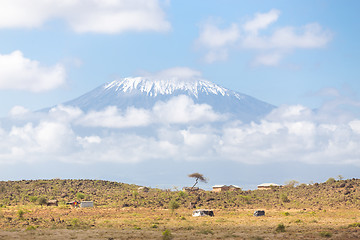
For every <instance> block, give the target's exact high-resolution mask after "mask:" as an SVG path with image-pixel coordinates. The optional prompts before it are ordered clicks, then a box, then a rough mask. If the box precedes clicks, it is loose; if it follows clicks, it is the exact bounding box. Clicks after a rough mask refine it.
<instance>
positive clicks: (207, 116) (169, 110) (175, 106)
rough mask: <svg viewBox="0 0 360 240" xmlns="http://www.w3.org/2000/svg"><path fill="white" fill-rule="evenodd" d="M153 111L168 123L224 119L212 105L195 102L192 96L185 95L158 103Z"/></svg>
mask: <svg viewBox="0 0 360 240" xmlns="http://www.w3.org/2000/svg"><path fill="white" fill-rule="evenodd" d="M153 113H154V115H155V116H156V119H158V121H159V122H163V123H166V124H172V123H175V124H176V123H177V124H189V123H204V122H216V121H220V120H222V119H223V117H222V116H220V115H219V114H217V113H215V112H214V111H213V110H212V108H211V106H210V105H207V104H195V103H194V101H193V100H192V99H191V98H189V97H187V96H185V95H181V96H178V97H174V98H172V99H170V100H169V101H168V102H158V103H156V104H155V106H154V107H153Z"/></svg>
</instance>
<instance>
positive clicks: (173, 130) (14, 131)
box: [0, 96, 360, 166]
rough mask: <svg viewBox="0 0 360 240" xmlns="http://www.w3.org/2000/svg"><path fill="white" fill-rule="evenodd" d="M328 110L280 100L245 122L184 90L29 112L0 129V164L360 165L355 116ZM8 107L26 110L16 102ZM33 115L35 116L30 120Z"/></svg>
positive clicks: (359, 131)
mask: <svg viewBox="0 0 360 240" xmlns="http://www.w3.org/2000/svg"><path fill="white" fill-rule="evenodd" d="M334 106H335V107H336V106H337V105H334ZM328 110H329V108H326V109H318V110H312V109H309V108H307V107H305V106H302V105H290V106H280V107H279V108H277V109H275V110H274V111H272V112H271V113H270V114H269V115H268V116H266V117H264V118H263V119H262V120H261V121H259V122H257V123H255V122H252V123H249V124H244V123H241V122H240V121H237V120H236V119H235V120H234V119H228V118H226V117H224V116H221V115H219V114H217V113H215V112H213V111H212V109H211V108H210V107H209V106H207V105H205V104H195V103H194V102H192V101H191V99H189V98H187V97H185V96H178V97H175V98H173V99H171V100H170V101H167V102H158V103H157V104H156V105H155V106H154V107H153V108H152V109H148V110H144V109H137V108H129V109H128V110H125V111H121V110H119V109H117V108H115V107H109V108H106V109H104V110H102V111H98V112H95V111H92V112H83V111H81V110H80V109H77V108H74V107H69V106H58V107H55V108H53V109H51V110H49V111H48V112H47V113H34V114H33V115H31V119H30V120H29V121H28V122H27V123H23V122H21V123H18V122H14V123H13V125H12V126H10V127H2V128H0V163H1V164H4V163H11V162H13V163H17V162H19V161H30V162H36V161H43V159H49V161H50V160H55V161H63V162H82V163H89V162H90V163H97V162H115V163H139V162H143V161H155V160H161V161H163V160H169V159H171V160H175V161H234V162H240V163H245V164H269V163H289V162H290V163H291V162H293V163H305V164H342V165H344V164H348V165H349V164H350V165H354V166H360V159H359V156H360V119H359V116H358V115H356V112H354V113H353V114H351V113H349V114H348V115H347V117H346V118H342V117H339V118H337V117H336V116H333V114H332V113H333V111H328ZM13 112H14V114H15V115H16V114H22V113H23V112H24V113H25V114H23V115H22V116H27V113H26V112H27V111H26V110H24V109H23V108H21V107H16V108H14V111H13ZM36 114H39V116H38V120H37V121H31V120H32V119H34V115H36ZM326 114H327V115H326ZM7 125H8V124H7Z"/></svg>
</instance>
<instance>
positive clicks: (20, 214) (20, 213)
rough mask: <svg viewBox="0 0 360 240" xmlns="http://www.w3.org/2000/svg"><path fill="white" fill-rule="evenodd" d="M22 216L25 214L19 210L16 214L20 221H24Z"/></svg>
mask: <svg viewBox="0 0 360 240" xmlns="http://www.w3.org/2000/svg"><path fill="white" fill-rule="evenodd" d="M24 214H25V212H24V211H23V210H21V209H20V210H19V211H18V212H17V215H18V217H19V219H21V220H23V219H24Z"/></svg>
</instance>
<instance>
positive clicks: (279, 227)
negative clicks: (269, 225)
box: [275, 223, 285, 232]
mask: <svg viewBox="0 0 360 240" xmlns="http://www.w3.org/2000/svg"><path fill="white" fill-rule="evenodd" d="M275 231H276V232H285V225H284V224H282V223H279V224H278V225H277V227H276V229H275Z"/></svg>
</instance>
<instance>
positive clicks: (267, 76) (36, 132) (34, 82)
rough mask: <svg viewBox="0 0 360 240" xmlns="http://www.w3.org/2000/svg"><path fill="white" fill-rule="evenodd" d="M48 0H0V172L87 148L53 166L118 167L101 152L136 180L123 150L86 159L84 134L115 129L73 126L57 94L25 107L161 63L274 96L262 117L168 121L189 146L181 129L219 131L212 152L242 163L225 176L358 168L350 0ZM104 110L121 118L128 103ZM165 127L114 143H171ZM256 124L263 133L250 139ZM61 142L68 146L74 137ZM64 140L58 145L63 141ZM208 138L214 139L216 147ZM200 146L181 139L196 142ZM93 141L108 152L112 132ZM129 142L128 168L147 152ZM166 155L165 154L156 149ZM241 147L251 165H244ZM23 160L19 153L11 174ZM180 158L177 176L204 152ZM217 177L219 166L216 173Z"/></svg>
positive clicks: (358, 38) (76, 115)
mask: <svg viewBox="0 0 360 240" xmlns="http://www.w3.org/2000/svg"><path fill="white" fill-rule="evenodd" d="M30 2H31V3H30ZM49 2H50V1H45V0H33V1H27V0H12V1H7V0H0V94H1V102H0V117H10V119H15V118H17V117H18V118H20V117H21V121H18V122H16V121H14V123H9V122H8V121H9V120H8V119H7V120H3V121H0V165H1V166H2V169H3V170H2V172H1V174H2V176H3V177H2V178H3V179H17V178H21V177H27V178H36V176H38V177H44V178H49V177H60V176H59V175H56V174H57V173H56V172H57V169H63V170H64V169H66V168H67V163H68V162H71V161H72V160H75V161H76V160H78V158H85V157H89V159H90V160H89V161H90V162H93V165H92V167H90V168H89V169H87V170H86V171H83V172H81V173H79V172H76V171H74V170H72V172H71V171H70V173H67V175H66V174H65V175H64V174H63V175H62V177H69V178H74V177H79V178H81V177H82V178H96V177H98V178H110V179H113V180H114V179H117V177H116V173H114V172H113V169H115V168H114V165H111V164H115V165H116V164H120V165H116V166H118V167H119V166H121V167H120V168H121V169H123V170H122V174H123V179H127V180H128V181H130V182H135V183H139V182H140V183H144V181H145V180H144V181H143V182H142V181H141V180H139V179H141V176H140V175H139V176H138V178H134V177H132V175H131V174H130V173H127V172H126V171H127V170H125V169H126V168H123V167H124V166H125V165H122V164H125V163H124V162H122V160H119V161H120V163H117V162H116V161H115V163H114V162H111V161H110V162H111V164H110V163H109V164H110V165H109V167H106V166H107V165H106V166H105V165H101V163H99V161H97V160H96V159H92V158H95V157H94V156H97V155H96V154H94V153H93V152H92V150H93V149H94V147H93V146H92V145H91V144H100V143H114V139H113V138H112V137H113V136H112V135H111V134H109V135H106V136H96V135H88V136H84V135H81V134H79V133H77V132H76V130H75V129H76V127H77V126H78V125H77V124H78V122H81V121H84V119H86V117H87V115H86V113H83V112H81V111H80V110H79V109H67V108H62V107H60V108H54V109H53V111H52V112H49V114H48V115H46V116H45V115H41V116H38V115H36V114H35V113H34V114H31V111H36V110H38V109H42V108H46V107H50V106H55V105H57V104H59V103H63V102H66V101H68V100H71V99H73V98H76V97H78V96H80V95H82V94H84V93H86V92H88V91H90V90H92V89H94V88H95V87H98V86H99V85H101V84H103V83H105V82H109V81H112V80H114V79H116V78H119V77H129V76H141V75H146V74H149V73H150V74H154V75H156V73H159V72H161V71H164V70H167V69H177V70H179V69H180V70H181V69H183V70H184V71H187V72H194V73H196V74H197V75H198V74H199V73H200V74H201V75H202V78H204V79H207V80H209V81H212V82H214V83H216V84H219V85H221V86H224V87H226V88H229V89H231V90H235V91H238V92H241V93H245V94H248V95H251V96H253V97H255V98H258V99H260V100H263V101H266V102H268V103H271V104H274V105H276V106H279V108H278V109H277V110H275V111H274V112H273V113H272V114H270V115H269V116H267V117H266V118H265V119H264V120H263V121H262V122H261V123H259V124H250V125H241V126H238V125H236V124H235V123H233V124H232V125H231V124H229V125H225V124H224V128H223V129H221V130H219V131H215V130H214V129H210V130H209V131H208V132H207V133H205V132H203V131H204V130H203V129H201V128H198V129H197V128H196V127H194V126H190V127H189V128H184V129H182V130H181V131H179V132H176V133H175V132H173V133H171V134H173V135H174V136H175V135H176V134H180V135H181V134H183V135H182V136H183V137H184V145H181V146H176V147H178V148H179V149H188V148H187V147H189V146H186V143H185V142H186V139H185V137H189V138H192V137H193V138H194V139H196V138H197V137H199V138H200V139H205V142H208V143H209V144H213V143H214V144H215V142H216V141H217V140H218V139H221V140H222V141H224V142H227V143H228V147H229V148H228V149H232V150H231V151H229V152H225V151H223V152H220V153H219V155H214V156H209V158H212V157H213V158H216V157H218V158H223V157H224V158H225V159H227V160H229V164H228V165H227V167H226V168H227V169H228V170H229V171H233V170H234V169H251V170H249V171H247V170H242V171H243V174H244V175H243V178H241V177H238V176H236V177H235V178H230V177H228V181H229V182H228V184H240V183H238V182H234V181H235V180H236V181H237V180H238V181H242V182H244V181H245V182H246V184H247V186H248V187H249V188H251V187H254V186H255V185H254V184H256V182H259V181H267V180H269V179H270V180H271V181H277V182H280V183H281V182H283V181H285V180H289V178H292V177H298V180H300V181H304V182H309V181H310V180H317V179H318V180H324V178H326V176H328V177H330V176H329V175H331V176H332V177H334V174H337V173H338V174H342V175H344V176H345V177H356V176H355V175H356V173H355V172H356V171H355V170H358V168H359V166H360V161H359V158H358V156H359V152H358V151H359V149H360V146H358V145H359V142H360V141H359V139H360V120H359V118H360V111H359V109H360V96H359V94H360V81H359V80H360V79H359V72H360V70H359V65H360V60H359V56H360V49H359V43H360V24H359V23H360V19H359V16H358V12H359V10H360V2H359V1H356V0H353V1H346V4H345V3H344V2H340V1H325V0H324V1H322V0H321V1H320V0H301V1H280V0H279V1H270V0H268V1H265V0H263V1H260V0H252V1H245V0H244V1H238V0H221V1H220V0H198V1H189V0H103V1H98V0H87V1H85V0H83V1H82V0H67V1H64V0H53V1H52V2H51V3H49ZM170 72H171V71H170ZM174 101H177V100H176V99H175V100H174ZM187 104H193V103H191V102H190V103H189V101H187ZM196 107H201V106H195V108H196ZM311 109H317V111H314V112H312V111H311ZM102 113H104V112H99V113H98V114H99V115H101V114H102ZM56 114H61V116H62V117H61V118H59V119H57V117H59V116H60V115H56ZM112 114H115V115H114V117H118V118H120V119H127V115H126V113H123V115H121V114H120V113H119V112H116V111H115V112H114V113H112ZM119 114H120V116H119ZM149 114H150V113H149ZM211 114H215V113H213V112H211ZM35 115H36V116H35ZM19 116H20V117H19ZM34 119H38V120H37V122H36V121H33V120H34ZM39 119H40V120H39ZM74 119H75V120H74ZM17 120H18V119H17ZM130 120H131V119H130ZM191 127H192V128H191ZM231 127H232V128H231ZM114 128H116V127H114ZM116 131H118V129H117V130H116V129H115V130H114V132H115V133H114V134H115V135H116V134H118V132H116ZM171 131H173V130H169V129H166V128H165V127H164V129H160V130H159V135H158V136H155V137H154V138H151V139H147V138H144V137H141V136H133V135H126V136H125V137H124V136H123V135H121V137H123V138H124V139H125V142H124V144H130V145H131V143H134V146H136V145H137V144H140V145H141V144H144V145H143V147H144V148H143V149H152V147H154V146H156V147H158V146H159V144H160V143H164V142H166V141H168V143H169V144H172V143H173V142H172V140H173V139H170V138H169V139H162V137H163V136H162V135H161V134H164V133H166V134H168V135H169V136H171V134H170V132H171ZM219 132H220V133H219ZM94 134H95V133H94ZM166 134H165V135H166ZM217 134H218V135H217ZM115 135H114V136H115ZM258 136H262V137H261V138H260V140H255V139H258ZM234 139H235V140H239V139H250V140H249V141H248V142H246V144H248V145H246V144H245V148H244V147H243V146H244V145H236V143H234V141H232V140H234ZM126 140H128V141H127V142H126ZM215 140H216V141H215ZM252 141H254V142H252ZM235 142H236V141H235ZM71 143H74V146H75V145H76V146H77V147H78V149H75V150H74V149H73V148H72V147H73V146H70V145H71ZM120 143H122V142H121V141H120ZM61 144H64V146H65V147H62V148H61V151H63V152H61V153H60V152H59V148H60V145H61ZM216 144H217V143H216ZM216 144H215V145H214V149H216V148H219V146H218V145H216ZM68 145H69V146H68ZM67 147H68V148H67ZM203 147H204V146H199V148H198V149H188V150H189V151H190V152H191V151H192V150H194V151H193V152H201V150H203V149H202V148H203ZM98 148H99V149H103V151H104V152H107V151H108V152H109V153H111V152H112V151H114V149H115V150H116V146H115V145H114V146H108V145H106V144H103V145H101V146H98ZM130 148H131V147H130ZM66 149H67V150H66ZM95 149H96V148H95ZM120 150H124V152H126V150H127V149H120ZM120 150H119V151H120ZM251 150H253V151H251ZM67 151H68V152H67ZM180 152H181V151H180ZM125 154H126V153H125ZM128 154H129V155H126V156H124V158H125V157H128V159H132V157H133V159H137V160H134V163H128V162H126V164H134V165H131V166H132V167H131V168H132V169H133V171H134V172H136V167H134V166H136V163H138V159H144V161H145V162H144V164H149V161H147V160H149V159H148V156H147V155H146V153H145V152H144V153H142V152H139V153H136V154H135V155H134V156H133V155H131V153H128ZM142 154H143V155H142ZM166 154H169V153H168V152H164V154H163V155H166ZM294 154H295V155H296V157H293V156H294ZM24 156H26V158H24ZM49 156H51V157H53V158H54V159H55V160H54V161H53V162H52V165H51V166H50V165H49V167H48V170H49V171H42V173H41V174H40V173H38V172H36V171H39V170H38V169H36V171H35V169H33V170H34V172H36V173H35V174H38V175H31V174H28V172H27V171H26V170H27V167H30V165H31V163H34V162H37V163H39V162H40V163H41V162H43V161H45V159H46V158H49ZM81 156H84V157H81ZM159 156H160V157H159V158H161V156H162V153H159ZM166 156H167V155H166ZM168 156H169V158H173V157H174V156H172V155H171V154H170V155H168ZM234 156H244V159H245V160H244V161H242V160H240V162H239V160H236V159H235V160H234V159H233V158H234ZM190 157H191V159H193V158H195V159H196V158H197V157H199V156H197V155H194V156H190ZM7 159H12V160H7ZM249 159H250V160H249ZM251 159H253V160H254V162H256V164H259V165H258V166H262V167H261V169H260V167H259V168H258V169H257V167H254V166H253V165H251V164H252V163H251ZM163 160H164V159H162V161H163ZM100 162H101V161H100ZM279 162H281V163H284V165H285V166H284V167H282V168H279V167H275V168H276V169H277V171H280V170H284V171H283V172H277V173H276V175H277V176H278V178H276V177H274V176H270V177H268V178H267V179H263V178H261V177H259V176H258V177H257V178H256V179H255V178H251V177H250V176H253V174H252V173H251V171H255V172H263V173H266V171H267V169H268V165H269V164H270V165H271V163H279ZM21 163H25V165H24V166H23V169H22V170H21V174H19V173H17V172H18V171H19V169H18V167H19V166H20V165H19V164H21ZM49 163H50V162H49ZM181 163H182V162H181V161H180V162H179V161H177V162H176V164H177V165H181V166H182V167H183V169H182V170H181V171H182V175H184V176H186V174H187V172H188V171H189V168H186V167H185V165H186V166H187V167H190V168H191V167H192V166H200V165H201V164H200V163H199V162H196V164H190V163H189V162H187V163H186V164H185V163H184V164H185V165H182V164H181ZM292 163H294V164H295V165H297V166H298V168H297V169H299V170H298V172H293V173H291V171H290V170H289V169H292ZM26 164H29V165H26ZM79 164H80V165H77V167H79V168H81V166H82V165H81V164H83V163H79ZM99 164H100V165H101V167H99V166H98V165H99ZM157 164H158V166H161V163H157ZM237 164H238V165H237ZM309 164H310V165H309ZM314 164H315V165H314ZM329 164H330V165H329ZM325 165H326V167H325ZM209 166H212V167H208V168H207V170H204V171H208V172H209V174H210V171H214V170H215V169H216V168H218V167H219V165H217V164H215V163H214V162H211V164H209ZM310 166H311V167H310ZM320 166H322V167H320ZM127 167H129V165H127ZM160 168H161V167H160ZM91 169H92V170H91ZM100 169H103V170H102V171H100ZM279 169H280V170H279ZM306 169H311V171H310V172H311V173H312V177H311V176H310V175H309V173H305V172H306ZM324 169H326V171H325V170H324ZM96 170H99V171H100V172H96ZM109 170H111V171H109ZM193 170H194V171H197V169H196V168H194V169H193ZM179 171H180V167H179ZM224 171H225V170H224ZM163 172H164V173H168V170H163ZM205 173H206V172H205ZM281 173H283V175H281ZM290 173H291V174H290ZM249 174H250V175H249ZM317 174H318V175H317ZM55 175H56V176H55ZM160 175H161V174H160ZM165 175H166V174H165ZM143 176H144V175H142V177H143ZM314 176H316V179H314ZM152 177H154V176H152ZM222 177H223V176H222ZM213 179H221V178H220V175H216V174H215V175H214V177H213ZM249 179H250V180H249ZM117 180H118V179H117ZM325 180H326V179H325ZM154 181H155V180H154ZM181 181H182V180H181V179H179V184H180V183H181V184H182V183H183V182H181ZM213 183H214V184H220V183H219V182H215V181H214V182H213ZM223 183H226V182H223ZM160 184H161V183H160ZM174 184H175V183H174ZM163 185H164V186H165V185H166V184H165V183H164V184H163Z"/></svg>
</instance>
